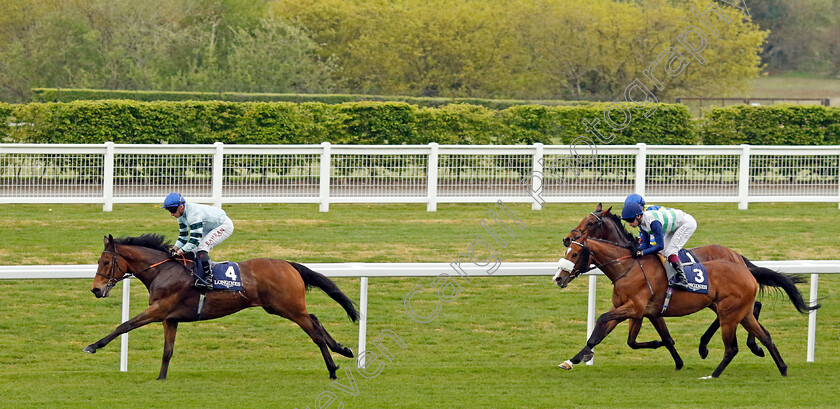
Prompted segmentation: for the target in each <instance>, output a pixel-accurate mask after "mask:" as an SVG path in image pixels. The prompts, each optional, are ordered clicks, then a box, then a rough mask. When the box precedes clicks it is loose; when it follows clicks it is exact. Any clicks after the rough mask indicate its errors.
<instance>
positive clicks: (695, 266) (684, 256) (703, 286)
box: [659, 249, 709, 294]
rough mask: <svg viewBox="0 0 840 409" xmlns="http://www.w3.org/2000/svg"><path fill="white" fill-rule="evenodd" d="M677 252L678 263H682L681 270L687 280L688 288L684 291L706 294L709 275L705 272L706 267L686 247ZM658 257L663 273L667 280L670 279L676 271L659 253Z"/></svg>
mask: <svg viewBox="0 0 840 409" xmlns="http://www.w3.org/2000/svg"><path fill="white" fill-rule="evenodd" d="M677 254H678V256H679V257H680V265H682V268H683V271H684V272H685V279H686V280H688V289H687V290H685V291H689V292H693V293H698V294H708V293H709V277H708V275H707V274H706V267H705V266H703V264H701V263H700V262H699V261H697V259H696V258H694V254H692V253H691V252H690V251H688V250H686V249H681V250H680V251H679V253H677ZM659 259H660V260H662V265H663V266H664V267H665V273H666V274H667V275H668V280H670V279H671V277H673V276H674V274H676V273H677V272H676V271H674V267H673V266H671V263H670V262H669V261H668V260H667V259H665V257H663V256H662V255H661V254H660V255H659Z"/></svg>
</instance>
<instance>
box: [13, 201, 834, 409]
mask: <svg viewBox="0 0 840 409" xmlns="http://www.w3.org/2000/svg"><path fill="white" fill-rule="evenodd" d="M666 205H670V206H673V207H679V208H682V209H684V210H686V211H688V212H689V213H691V214H693V215H694V216H695V217H696V219H697V220H698V222H699V228H698V231H697V233H696V234H695V235H694V237H693V238H692V240H691V242H690V243H689V245H690V246H696V245H701V244H712V243H717V244H723V245H726V246H729V247H732V248H734V249H736V250H738V251H740V252H742V253H743V254H744V255H746V256H747V257H749V258H751V259H752V260H772V259H840V244H838V240H837V237H838V226H840V210H838V208H837V204H836V203H835V204H782V203H768V204H751V205H750V209H749V210H745V211H742V210H737V206H736V205H735V204H695V203H690V204H680V203H667V204H666ZM492 207H493V205H491V204H470V205H440V206H439V210H438V211H437V212H431V213H430V212H426V211H425V206H424V205H333V206H331V209H330V212H329V213H319V212H318V209H317V205H229V206H225V209H226V210H227V212H228V214H229V215H230V216H231V217H232V218H233V220H234V221H235V224H236V233H235V234H234V235H233V236H232V237H231V238H230V239H229V240H227V241H226V242H225V243H224V244H223V245H221V246H220V247H219V248H217V249H216V250H214V259H217V260H221V259H230V260H241V259H246V258H251V257H262V256H269V257H277V258H286V259H289V260H293V261H299V262H303V263H306V262H448V261H453V260H454V259H455V258H456V257H457V256H458V254H459V253H461V252H465V251H466V250H467V246H468V245H469V243H470V242H471V241H473V240H474V239H475V238H476V237H477V236H478V235H479V234H481V233H482V232H483V231H484V230H483V228H482V227H481V226H480V225H479V221H480V220H481V219H482V218H484V217H485V216H486V212H487V210H488V209H490V208H492ZM510 207H511V209H512V210H513V211H514V212H515V213H516V215H517V216H519V217H520V218H521V219H522V221H523V222H524V223H525V224H526V228H525V229H523V230H520V231H519V232H518V233H519V234H518V237H517V238H516V239H513V240H510V241H509V245H508V246H507V247H506V248H500V249H498V251H499V254H500V256H501V260H502V263H504V262H510V261H554V260H557V259H558V258H559V257H560V256H561V254H562V251H563V249H562V244H561V242H560V240H561V238H562V237H563V236H564V235H565V234H566V233H567V232H568V231H569V230H570V229H571V228H572V227H574V226H575V225H576V224H577V222H578V221H579V220H580V219H581V218H582V217H583V216H584V215H586V214H587V213H589V212H590V211H591V210H592V209H593V208H594V204H587V205H559V204H549V205H548V206H547V207H546V208H545V209H543V210H542V211H532V210H530V206H528V205H510ZM616 208H620V205H616ZM0 223H2V226H3V234H2V236H1V237H2V238H0V240H2V242H1V243H2V244H0V264H4V265H14V264H26V265H31V264H92V263H95V262H96V260H97V258H98V257H99V254H100V252H101V251H102V248H103V245H102V237H103V235H106V234H113V235H114V236H124V235H138V234H140V233H144V232H158V233H164V234H166V235H167V236H168V237H170V238H173V239H174V238H175V236H176V235H177V225H176V223H175V221H174V220H173V219H171V218H170V216H169V215H168V214H166V212H164V211H163V210H160V209H158V208H156V207H155V206H153V205H116V206H115V209H114V211H113V212H107V213H106V212H102V211H101V207H100V206H98V205H4V207H3V211H2V213H0ZM335 281H336V282H337V284H338V285H339V287H340V288H341V289H342V290H343V291H344V292H345V293H346V294H347V295H348V296H350V297H351V298H353V299H356V300H358V296H359V280H358V279H349V278H348V279H336V280H335ZM431 281H432V277H425V278H373V279H371V280H370V290H369V291H370V293H369V296H370V306H369V311H368V317H369V318H368V319H369V323H368V346H369V349H372V347H371V346H370V341H371V339H373V338H374V337H376V335H377V334H379V333H380V332H381V331H383V330H391V331H393V332H394V333H396V334H397V335H398V336H399V337H400V338H401V339H402V340H403V341H404V342H405V348H404V349H402V348H400V347H399V346H397V345H396V343H393V342H390V341H386V346H388V348H389V350H390V351H391V352H392V353H393V354H394V357H393V360H392V361H388V360H387V359H385V360H381V358H382V357H380V361H379V362H380V363H382V364H383V365H384V367H383V368H382V371H381V373H379V375H378V376H376V377H373V378H370V379H367V378H363V377H362V376H360V374H359V373H357V372H355V371H354V372H352V374H353V379H352V380H351V379H349V378H348V377H347V376H346V373H345V372H344V368H348V369H350V368H352V367H353V361H351V360H349V359H346V358H343V357H340V356H338V355H336V354H334V359H335V360H336V363H338V364H339V365H341V367H342V368H341V369H340V370H339V379H338V383H336V384H333V383H331V382H330V380H329V379H328V374H327V370H326V368H325V367H324V363H323V360H322V358H321V356H320V353H319V351H318V349H317V348H316V346H315V345H314V344H313V343H312V342H311V341H310V340H309V339H308V337H307V336H306V335H305V334H304V333H303V331H301V330H300V329H299V328H298V327H297V326H296V325H294V324H293V323H291V322H290V321H286V320H283V319H281V318H279V317H276V316H270V315H268V314H266V313H265V312H264V311H263V310H262V309H250V310H246V311H243V312H240V313H238V314H235V315H232V316H228V317H225V318H222V319H218V320H215V321H208V322H199V323H185V324H182V325H181V326H180V327H179V330H180V331H179V333H178V339H177V341H176V344H175V356H174V358H173V360H172V364H171V366H170V369H169V379H168V380H166V381H162V382H161V381H156V380H155V378H156V377H157V373H158V369H159V366H160V358H161V355H162V351H163V330H162V326H161V324H159V323H157V324H150V325H148V326H146V327H144V328H140V329H138V330H135V331H133V332H131V335H130V341H129V364H128V368H129V371H128V372H125V373H122V372H119V341H118V340H117V341H114V342H113V343H112V344H111V345H109V346H108V347H106V348H104V349H101V350H100V351H99V352H97V354H95V355H88V354H84V353H82V352H81V350H82V348H83V347H84V346H85V345H87V344H89V343H91V342H93V341H96V340H98V339H99V338H101V337H103V336H104V335H106V334H107V333H108V332H110V331H111V330H112V329H113V328H114V327H115V326H116V324H117V323H118V321H119V319H120V304H121V287H122V286H121V285H118V286H117V288H115V289H114V291H112V293H111V296H110V297H109V298H106V299H100V300H97V299H95V298H94V297H93V295H91V293H90V292H89V288H90V284H91V280H5V281H0V300H2V302H0V345H2V351H0V407H2V408H59V407H60V408H143V409H149V408H179V409H186V408H205V407H214V408H260V409H263V408H301V409H303V408H306V407H310V408H317V407H321V408H323V407H331V408H340V407H342V405H343V407H344V408H348V409H350V408H443V407H446V408H479V407H488V408H564V407H580V408H583V407H586V408H593V407H597V408H681V409H685V408H762V409H766V408H836V407H838V406H840V400H838V399H840V348H839V347H840V326H838V323H840V299H838V298H840V297H839V296H840V276H837V275H828V274H827V275H822V276H820V281H819V283H820V294H819V295H820V298H821V301H822V303H823V308H822V309H820V310H819V312H818V326H817V344H816V362H814V363H807V362H806V340H807V322H808V319H807V317H806V316H802V315H799V314H798V313H796V312H795V310H794V308H793V306H792V305H791V304H790V302H789V301H788V300H787V299H786V298H783V297H782V296H780V295H776V294H775V293H772V292H771V293H768V294H765V295H764V296H763V297H762V298H761V300H762V301H763V303H764V309H763V310H762V312H761V322H762V323H763V325H764V326H765V327H766V328H767V329H768V330H769V331H770V333H771V334H772V336H773V339H774V341H775V342H776V345H777V346H778V348H779V351H780V352H781V354H782V356H783V358H784V359H785V360H786V362H787V364H788V365H789V367H790V368H789V376H788V377H785V378H783V377H781V376H780V375H779V373H778V371H777V369H776V367H775V365H774V364H773V362H772V360H771V359H770V358H769V357H765V358H758V357H756V356H753V355H752V354H751V353H750V352H749V351H748V349H747V348H746V347H745V345H744V341H745V339H746V332H745V331H744V330H743V329H739V332H738V335H739V346H740V353H739V354H738V356H736V357H735V359H734V360H733V361H732V363H731V364H730V365H729V367H728V368H727V369H726V371H725V372H724V373H723V375H722V376H721V377H720V378H718V379H712V380H699V379H698V378H699V377H701V376H705V375H709V374H710V373H711V372H712V371H713V370H714V368H715V367H716V366H717V364H718V363H719V361H720V359H721V356H722V353H723V346H722V344H721V341H720V337H719V334H718V335H716V337H715V338H714V339H713V340H712V342H711V344H710V349H711V354H710V356H709V358H707V359H706V360H702V359H700V358H699V356H698V354H697V345H698V340H699V337H700V335H701V334H702V333H703V331H704V330H705V328H706V327H707V325H708V324H709V323H710V322H711V321H712V320H713V314H712V313H711V312H709V311H704V312H701V313H698V314H695V315H692V316H689V317H683V318H671V319H669V320H668V324H669V328H670V330H671V333H672V335H673V336H674V338H675V340H676V342H677V348H678V350H679V351H680V353H681V354H682V357H683V359H684V360H685V367H684V368H683V369H682V370H681V371H675V370H674V367H673V362H672V360H671V358H670V356H669V354H668V353H667V351H665V350H664V349H660V350H637V351H634V350H631V349H630V348H629V347H627V345H626V343H625V341H626V337H627V324H626V323H623V324H621V325H619V326H618V327H617V328H616V329H615V331H613V333H612V334H610V336H609V337H607V338H606V340H605V341H604V342H603V343H602V344H601V345H599V346H598V347H597V348H596V349H595V365H594V366H586V365H578V366H576V367H575V369H574V370H572V371H569V372H565V371H562V370H560V369H558V368H557V364H558V363H560V362H562V361H563V360H565V359H568V358H570V357H572V356H573V355H574V354H575V353H577V351H578V350H580V348H581V347H583V345H584V341H585V331H586V297H587V280H585V279H580V280H577V281H575V282H572V284H571V285H570V286H569V287H568V288H566V289H563V290H561V289H560V288H558V287H557V286H555V285H553V284H552V283H551V282H550V281H549V278H548V277H526V278H508V277H492V276H491V277H474V278H473V279H472V281H471V282H470V283H462V284H463V291H462V292H461V293H460V294H459V295H458V297H457V298H456V299H455V300H454V301H452V302H450V303H446V304H443V305H442V310H441V312H440V315H439V316H438V317H437V318H436V319H435V320H433V321H432V322H429V323H426V324H420V323H417V322H415V321H413V320H411V319H410V318H409V317H408V315H407V314H406V313H405V310H404V304H403V298H404V297H405V295H406V294H407V293H408V292H409V290H410V289H411V288H413V287H415V286H416V285H423V286H424V287H426V288H429V287H430V286H431ZM132 287H133V288H132V298H131V299H132V306H131V309H132V313H133V314H136V313H138V312H140V311H141V310H142V309H143V308H145V306H146V305H147V294H146V292H145V291H144V288H143V287H142V284H140V283H139V282H134V283H133V285H132ZM800 290H801V291H803V293H804V294H805V296H806V297H807V294H808V286H807V284H806V285H802V286H801V287H800ZM610 291H611V286H610V285H609V284H608V282H607V281H606V279H604V278H603V277H602V278H600V279H599V290H598V302H597V309H598V311H599V312H604V311H605V310H606V309H607V308H609V305H610V301H609V294H610ZM427 295H428V294H427ZM421 298H422V299H419V300H416V301H415V305H416V306H417V307H418V308H426V307H427V308H428V311H431V308H432V298H431V296H425V297H421ZM307 304H308V307H309V311H310V312H312V313H315V314H317V315H318V317H319V318H320V321H321V322H322V323H323V324H324V326H325V327H326V328H327V329H328V330H329V331H330V332H331V333H332V335H333V336H334V337H335V338H336V340H338V341H339V342H341V343H343V344H345V345H348V346H350V347H352V348H353V349H354V350H355V349H356V346H357V337H358V326H357V325H356V324H353V323H351V322H349V321H348V320H347V318H346V316H345V314H344V311H343V310H342V309H341V307H340V306H339V305H338V304H336V303H335V302H333V301H332V300H331V299H329V298H328V297H327V296H326V295H325V294H324V293H322V292H320V291H319V290H313V291H311V292H310V293H308V294H307ZM655 337H656V334H655V331H653V329H652V327H651V325H650V324H649V323H648V322H645V324H644V327H643V329H642V333H641V335H640V336H639V340H640V341H645V340H649V339H652V338H655ZM352 381H355V386H356V387H357V388H358V390H354V389H355V388H353V387H352ZM319 397H320V402H318V401H317V400H318V399H319ZM332 397H335V400H334V401H332V402H330V399H331V398H332ZM328 404H329V406H327V405H328Z"/></svg>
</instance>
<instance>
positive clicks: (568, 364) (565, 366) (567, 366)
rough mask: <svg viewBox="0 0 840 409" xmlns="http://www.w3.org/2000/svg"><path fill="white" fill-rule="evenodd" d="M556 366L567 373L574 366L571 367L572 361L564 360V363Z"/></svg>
mask: <svg viewBox="0 0 840 409" xmlns="http://www.w3.org/2000/svg"><path fill="white" fill-rule="evenodd" d="M557 366H559V367H560V368H561V369H565V370H567V371H570V370H571V369H572V366H574V365H572V361H569V360H566V361H565V362H563V363H562V364H560V365H557Z"/></svg>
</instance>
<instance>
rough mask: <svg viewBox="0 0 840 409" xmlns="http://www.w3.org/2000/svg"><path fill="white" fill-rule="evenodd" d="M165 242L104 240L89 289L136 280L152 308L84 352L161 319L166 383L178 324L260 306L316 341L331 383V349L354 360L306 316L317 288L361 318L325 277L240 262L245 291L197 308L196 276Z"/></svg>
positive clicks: (286, 266)
mask: <svg viewBox="0 0 840 409" xmlns="http://www.w3.org/2000/svg"><path fill="white" fill-rule="evenodd" d="M164 240H165V239H164V238H163V236H160V235H156V234H144V235H142V236H140V237H126V238H121V239H116V240H115V239H114V238H113V237H111V236H110V235H109V236H108V237H106V238H105V250H104V251H102V255H101V256H100V257H99V266H98V268H97V269H96V278H94V280H93V287H92V288H91V289H90V291H91V292H93V294H94V295H95V296H96V298H102V297H107V296H108V294H109V293H110V292H111V288H113V287H114V285H115V284H116V283H117V282H118V281H121V280H123V279H125V278H128V277H129V276H134V277H137V279H139V280H140V281H141V282H142V283H143V284H144V285H145V286H146V288H148V290H149V308H147V309H146V310H145V311H143V312H141V313H140V314H138V315H137V316H136V317H134V318H132V319H130V320H128V321H126V322H124V323H122V324H121V325H119V326H118V327H117V328H116V329H115V330H114V331H113V332H111V333H110V334H108V335H107V336H106V337H105V338H102V339H100V340H99V341H96V342H94V343H93V344H90V345H88V346H87V347H86V348H85V349H84V351H85V352H88V353H91V354H93V353H96V350H97V349H99V348H102V347H104V346H105V345H108V343H109V342H111V341H112V340H113V339H114V338H116V337H117V336H119V335H121V334H124V333H126V332H128V331H131V330H133V329H135V328H139V327H142V326H144V325H146V324H149V323H152V322H159V321H163V334H164V345H163V362H162V364H161V367H160V376H158V379H166V372H167V370H168V368H169V360H170V359H171V358H172V352H173V351H174V346H175V333H176V331H177V330H178V323H179V322H184V321H199V320H210V319H214V318H219V317H223V316H225V315H229V314H233V313H235V312H237V311H240V310H242V309H244V308H248V307H262V308H263V309H264V310H265V311H266V312H268V313H269V314H275V315H279V316H281V317H283V318H287V319H289V320H291V321H294V322H295V323H296V324H298V325H299V326H300V327H301V328H302V329H303V330H304V331H305V332H306V334H307V335H309V337H310V338H312V341H314V342H315V344H316V345H318V347H319V348H320V349H321V354H322V355H323V356H324V362H326V364H327V370H329V372H330V378H331V379H336V376H335V371H336V369H338V365H336V364H335V363H334V362H333V360H332V356H331V355H330V352H329V350H332V351H333V352H336V353H338V354H341V355H343V356H346V357H348V358H352V357H353V351H351V350H350V348H347V347H345V346H342V345H341V344H339V343H337V342H335V340H334V339H333V338H332V336H330V334H329V333H328V332H327V330H326V329H324V327H323V326H322V325H321V323H320V322H319V321H318V318H317V317H315V315H314V314H309V313H307V312H306V305H305V303H304V298H305V297H304V294H305V291H306V289H308V288H309V287H310V286H315V287H318V288H320V289H322V290H324V292H326V293H327V295H329V296H330V297H331V298H332V299H333V300H335V301H337V302H338V303H339V304H340V305H341V306H342V307H344V310H345V311H347V315H348V316H349V317H350V319H351V320H352V321H354V322H355V321H356V319H357V318H358V312H356V308H355V307H354V306H353V302H352V301H351V300H350V299H349V298H347V296H346V295H344V293H342V292H341V290H339V289H338V287H337V286H336V285H335V284H334V283H333V282H332V281H330V279H328V278H327V277H325V276H323V275H321V274H318V273H316V272H314V271H312V270H310V269H308V268H307V267H305V266H302V265H300V264H297V263H291V262H288V261H285V260H275V259H265V258H257V259H251V260H247V261H243V262H240V263H239V267H240V273H241V276H242V277H241V278H242V291H238V292H233V291H210V292H208V293H207V294H206V299H205V300H204V303H203V308H202V309H201V310H199V308H200V307H199V304H200V302H199V299H200V295H201V292H199V291H198V290H197V289H195V288H194V287H193V285H192V284H193V281H194V278H193V277H192V276H190V274H189V272H188V271H187V269H186V268H185V267H184V265H183V264H180V263H179V262H176V261H175V260H174V259H171V258H170V256H169V252H168V249H169V248H170V247H171V245H170V244H169V243H166V242H165V241H164ZM327 348H329V350H327Z"/></svg>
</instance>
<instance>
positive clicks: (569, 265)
mask: <svg viewBox="0 0 840 409" xmlns="http://www.w3.org/2000/svg"><path fill="white" fill-rule="evenodd" d="M587 238H588V236H583V237H581V239H580V241H572V242H571V243H570V245H569V248H568V249H567V250H566V256H565V257H563V258H561V259H560V261H558V262H557V267H558V268H557V274H555V275H554V283H555V284H557V285H559V286H560V288H566V286H567V285H569V282H571V281H572V280H574V279H575V278H577V276H579V275H581V274H583V273H585V272H587V271H589V258H590V254H591V252H590V251H589V247H586V239H587Z"/></svg>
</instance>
